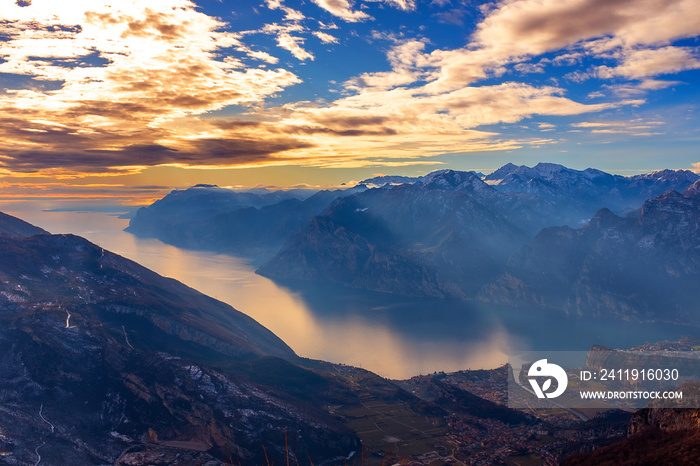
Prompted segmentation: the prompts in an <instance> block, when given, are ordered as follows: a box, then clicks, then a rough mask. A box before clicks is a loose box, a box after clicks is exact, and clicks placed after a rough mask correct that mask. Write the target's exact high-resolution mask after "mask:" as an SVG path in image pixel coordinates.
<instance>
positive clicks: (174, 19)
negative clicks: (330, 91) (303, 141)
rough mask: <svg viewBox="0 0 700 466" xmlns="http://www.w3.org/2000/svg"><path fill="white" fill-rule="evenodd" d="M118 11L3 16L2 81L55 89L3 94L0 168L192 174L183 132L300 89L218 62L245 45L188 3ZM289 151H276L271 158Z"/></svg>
mask: <svg viewBox="0 0 700 466" xmlns="http://www.w3.org/2000/svg"><path fill="white" fill-rule="evenodd" d="M110 5H111V3H107V2H105V3H102V4H101V3H99V2H91V3H90V9H89V11H84V10H81V9H80V8H79V6H80V5H76V4H66V5H64V4H56V3H55V2H51V1H48V0H34V1H33V2H32V4H31V5H29V6H26V7H23V8H20V7H19V6H8V7H7V8H5V7H3V10H2V12H0V24H1V30H0V34H2V35H3V36H4V37H5V38H6V39H5V40H4V41H2V42H0V56H2V57H3V60H2V62H0V73H6V74H7V75H15V76H28V77H30V79H31V80H32V81H34V82H36V83H42V82H50V83H56V84H55V85H53V86H49V87H44V88H42V86H40V85H37V86H33V87H31V88H26V87H25V88H16V89H15V88H12V87H10V88H8V89H6V90H5V92H4V93H3V94H0V110H1V112H2V116H3V118H4V119H5V123H6V124H5V125H3V126H2V127H0V166H1V167H5V169H6V170H7V169H11V170H18V171H22V172H28V171H32V170H41V169H43V168H46V169H54V168H55V169H58V168H59V167H68V168H67V169H68V170H70V169H71V168H70V167H73V168H74V169H75V170H82V169H86V170H90V169H91V167H94V169H95V170H98V168H97V167H99V166H102V167H122V166H133V165H146V164H158V163H169V162H172V161H176V160H178V159H180V158H181V156H183V155H185V158H186V160H187V161H188V163H194V164H196V163H198V159H197V156H196V153H195V152H192V155H191V156H190V155H187V154H190V152H188V151H187V148H188V147H189V146H191V145H192V144H193V143H192V142H191V141H190V138H192V135H191V134H190V133H189V130H188V129H187V127H186V126H184V125H181V124H180V123H179V122H181V121H183V119H186V118H190V117H194V116H197V115H201V114H204V113H207V112H211V111H214V110H219V109H222V108H224V107H227V106H230V105H247V104H255V103H260V102H262V101H263V100H265V99H266V98H267V97H269V96H271V95H274V94H276V93H278V92H280V91H281V90H283V89H284V88H286V87H288V86H291V85H293V84H295V83H298V82H300V80H299V78H298V77H297V76H295V75H294V74H293V73H291V72H289V71H287V70H284V69H276V70H268V69H262V68H253V67H248V68H245V69H240V62H238V61H237V60H229V59H226V58H224V57H221V56H220V55H219V51H220V50H222V49H225V48H228V47H234V48H235V47H240V46H241V42H240V40H239V38H237V37H236V36H235V35H233V34H231V33H228V32H225V31H222V28H223V23H221V22H220V21H218V20H216V19H214V18H211V17H209V16H207V15H205V14H203V13H200V12H198V11H197V10H196V7H195V5H194V4H193V3H191V2H189V1H187V0H160V1H153V2H148V4H143V3H140V2H120V3H118V4H115V5H114V6H110ZM259 57H260V58H266V57H265V56H264V55H260V56H259ZM267 61H268V62H273V61H274V60H271V59H269V58H268V60H267ZM6 82H11V81H6ZM32 121H37V122H38V121H41V122H48V123H49V124H39V123H32ZM168 125H170V126H168ZM246 141H247V140H244V141H236V140H235V139H234V141H233V142H239V143H241V144H244V143H245V144H247V142H246ZM262 146H264V144H263V145H262ZM282 146H283V144H276V143H274V141H273V144H271V146H270V147H268V148H267V149H264V150H263V152H266V151H267V152H269V153H272V152H274V151H276V150H278V149H279V148H280V147H282ZM162 148H168V149H162ZM207 157H209V156H208V155H206V154H204V155H202V158H203V159H204V162H206V163H208V160H207ZM214 159H216V157H214ZM113 170H116V171H118V170H119V169H118V168H114V169H108V170H107V171H113Z"/></svg>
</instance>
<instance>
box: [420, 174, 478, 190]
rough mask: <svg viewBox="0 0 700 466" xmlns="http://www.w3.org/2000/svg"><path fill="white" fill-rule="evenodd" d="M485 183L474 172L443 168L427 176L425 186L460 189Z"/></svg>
mask: <svg viewBox="0 0 700 466" xmlns="http://www.w3.org/2000/svg"><path fill="white" fill-rule="evenodd" d="M475 184H476V185H477V186H479V185H484V184H485V183H484V182H483V181H481V178H479V177H478V176H477V175H476V174H474V172H462V171H455V170H441V171H439V172H433V173H431V174H429V175H427V176H426V179H425V181H424V186H425V187H426V188H428V189H450V190H458V189H463V188H466V187H469V188H473V187H474V186H475Z"/></svg>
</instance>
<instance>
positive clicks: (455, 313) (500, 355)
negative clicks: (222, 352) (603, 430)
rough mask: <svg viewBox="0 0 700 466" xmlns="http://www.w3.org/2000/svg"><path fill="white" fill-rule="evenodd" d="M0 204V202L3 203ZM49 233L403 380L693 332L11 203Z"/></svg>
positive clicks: (698, 331) (311, 346)
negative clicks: (305, 275) (347, 284)
mask: <svg viewBox="0 0 700 466" xmlns="http://www.w3.org/2000/svg"><path fill="white" fill-rule="evenodd" d="M5 208H7V207H5ZM3 211H5V212H7V213H8V214H10V215H15V216H17V217H19V218H22V219H24V220H26V221H28V222H30V223H33V224H34V225H37V226H40V227H42V228H44V229H46V230H48V231H50V232H52V233H74V234H77V235H80V236H83V237H85V238H87V239H89V240H90V241H92V242H94V243H97V244H99V245H100V246H102V247H104V248H106V249H109V250H111V251H113V252H115V253H117V254H120V255H122V256H124V257H127V258H129V259H132V260H134V261H137V262H139V263H140V264H142V265H144V266H146V267H148V268H150V269H152V270H154V271H156V272H158V273H160V274H161V275H165V276H168V277H172V278H175V279H177V280H180V281H181V282H183V283H185V284H187V285H189V286H191V287H193V288H195V289H197V290H199V291H201V292H203V293H205V294H208V295H210V296H213V297H215V298H217V299H219V300H221V301H225V302H226V303H228V304H230V305H232V306H233V307H235V308H236V309H238V310H239V311H241V312H244V313H246V314H248V315H249V316H251V317H253V318H254V319H256V320H257V321H258V322H260V323H261V324H262V325H264V326H266V327H267V328H269V329H270V330H272V331H273V332H275V333H276V334H277V335H278V336H279V337H280V338H282V339H283V340H284V341H285V342H287V344H289V346H291V347H292V348H293V349H294V350H295V351H296V352H297V354H299V355H300V356H305V357H309V358H315V359H323V360H326V361H332V362H336V363H344V364H350V365H354V366H358V367H362V368H365V369H369V370H371V371H373V372H376V373H377V374H379V375H382V376H385V377H390V378H395V379H402V378H408V377H411V376H414V375H418V374H427V373H432V372H435V371H456V370H461V369H481V368H494V367H497V366H500V365H502V364H504V363H505V362H507V359H508V357H507V355H508V354H509V352H511V351H515V350H558V351H559V350H588V349H589V348H590V347H591V346H592V345H595V344H597V345H603V346H608V347H613V348H625V347H629V346H634V345H638V344H641V343H645V342H648V341H658V340H667V339H672V340H677V339H678V338H680V337H683V336H700V328H696V327H687V326H682V325H673V324H658V323H639V322H627V321H623V320H618V319H612V318H590V317H586V318H583V317H581V316H573V315H566V314H564V313H563V312H557V311H552V310H542V309H533V308H524V307H521V308H514V307H505V306H492V305H487V304H473V303H465V302H461V301H445V300H436V299H416V298H406V297H397V296H392V295H388V294H382V293H372V292H364V291H358V290H350V289H347V288H343V287H339V286H313V285H309V284H304V285H302V286H300V285H298V284H295V285H290V284H286V285H283V284H278V283H275V282H273V281H271V280H269V279H267V278H264V277H261V276H259V275H256V274H255V273H254V271H255V266H254V265H253V264H252V262H251V260H249V259H243V258H239V257H232V256H227V255H221V254H214V253H209V252H201V251H191V250H184V249H180V248H177V247H174V246H169V245H166V244H163V243H161V242H160V241H158V240H154V239H139V238H136V237H135V236H133V235H131V234H129V233H126V232H124V231H123V229H124V228H125V227H126V226H127V225H128V220H124V219H119V218H117V217H116V216H115V215H113V214H107V213H99V212H44V211H41V210H39V209H34V210H22V211H16V212H12V211H11V210H10V209H8V210H3Z"/></svg>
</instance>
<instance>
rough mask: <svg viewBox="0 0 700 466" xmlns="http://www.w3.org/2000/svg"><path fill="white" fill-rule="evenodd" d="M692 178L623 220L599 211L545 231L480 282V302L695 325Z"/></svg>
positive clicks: (697, 251)
mask: <svg viewBox="0 0 700 466" xmlns="http://www.w3.org/2000/svg"><path fill="white" fill-rule="evenodd" d="M699 278H700V182H697V181H696V182H695V183H694V184H693V185H691V186H690V187H689V188H688V189H686V190H685V191H684V192H683V193H679V192H677V191H668V192H666V193H665V194H663V195H661V196H658V197H656V198H653V199H649V200H647V201H646V202H645V203H644V205H643V206H642V208H641V209H640V210H638V211H635V212H634V213H632V214H630V215H629V216H627V217H618V216H617V215H615V214H613V213H612V212H611V211H609V210H607V209H602V210H600V211H599V212H598V213H597V214H596V215H595V216H594V217H593V219H591V221H590V222H589V223H588V224H587V225H585V226H583V227H581V228H578V229H572V228H569V227H555V228H547V229H544V230H543V231H542V232H540V233H539V234H538V235H537V236H536V237H535V238H534V239H533V240H532V241H531V242H530V243H528V244H527V245H525V246H523V247H522V248H521V249H520V250H519V251H518V252H517V253H515V254H514V255H513V256H512V257H511V258H510V259H509V260H508V263H507V265H506V268H505V272H504V273H503V274H502V275H501V276H500V277H499V278H498V279H497V280H495V281H494V282H493V283H492V284H490V285H488V286H486V287H485V288H484V289H483V290H482V291H481V294H480V296H481V297H482V298H483V299H486V300H493V301H507V302H522V301H527V302H534V303H538V304H542V305H546V306H552V307H560V308H564V309H566V310H568V311H570V312H578V313H591V312H592V313H603V312H610V311H612V312H615V313H618V314H621V315H626V316H634V317H637V318H644V319H646V318H663V319H682V320H684V321H693V322H697V321H698V320H700V318H699V317H698V314H697V302H698V298H700V295H699V291H698V287H697V283H698V279H699Z"/></svg>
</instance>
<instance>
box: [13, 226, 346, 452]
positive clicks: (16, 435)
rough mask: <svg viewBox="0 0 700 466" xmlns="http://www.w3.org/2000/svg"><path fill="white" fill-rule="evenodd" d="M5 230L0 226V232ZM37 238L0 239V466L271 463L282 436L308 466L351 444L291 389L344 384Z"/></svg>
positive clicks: (270, 341)
mask: <svg viewBox="0 0 700 466" xmlns="http://www.w3.org/2000/svg"><path fill="white" fill-rule="evenodd" d="M18 224H19V225H22V223H18V221H17V219H11V218H8V217H7V216H1V217H0V226H1V227H2V228H3V231H6V230H7V228H8V225H18ZM37 231H40V232H41V234H39V235H35V236H28V237H27V236H24V237H23V236H21V235H19V236H18V235H15V236H10V235H2V236H0V371H1V372H2V374H3V376H2V378H0V410H1V411H2V416H0V458H2V459H0V462H1V463H3V464H39V463H40V462H43V463H46V464H86V465H87V464H106V463H109V464H118V465H127V464H129V465H146V464H183V465H184V464H198V463H201V464H210V465H214V464H224V462H226V461H229V458H235V459H236V462H237V461H242V462H244V463H246V464H260V463H262V462H264V461H265V454H267V455H269V457H270V458H271V460H272V461H275V462H277V463H278V464H281V463H282V462H283V461H284V459H285V449H284V438H285V433H284V432H285V429H287V430H289V431H290V432H294V435H292V436H291V438H290V439H289V445H290V446H291V447H292V448H293V449H294V451H295V452H296V454H299V455H302V457H306V455H307V454H308V455H311V458H314V459H313V461H314V464H326V463H328V462H330V461H331V460H332V459H333V458H335V457H337V456H338V455H339V454H345V455H347V454H348V453H349V452H350V451H352V450H356V449H357V448H358V442H357V437H356V436H355V435H354V433H353V432H352V431H351V430H349V429H348V428H347V427H344V426H343V425H342V424H341V423H339V422H338V421H337V420H336V419H334V418H333V417H332V416H330V415H329V414H328V413H327V412H326V411H324V410H322V409H320V408H319V407H317V406H316V405H314V404H313V403H312V402H311V401H309V400H308V399H305V398H303V397H301V396H296V395H294V394H293V392H292V389H293V388H294V387H299V388H298V389H297V390H298V391H299V393H303V394H304V396H305V397H308V396H309V394H317V398H318V400H320V401H321V402H325V403H329V404H332V403H337V402H338V400H337V397H338V396H339V395H338V393H341V394H342V393H345V392H344V390H345V388H343V386H342V385H341V384H340V383H339V382H335V381H334V379H333V378H330V377H328V376H325V375H319V373H317V372H314V371H311V370H308V369H304V368H302V367H299V366H298V365H297V363H298V362H299V361H301V360H300V359H299V358H298V357H297V356H296V355H295V354H294V352H293V351H292V350H291V349H290V348H289V347H288V346H287V345H286V344H285V343H284V342H282V341H281V340H280V339H279V338H277V337H276V336H275V335H274V334H273V333H271V332H270V331H269V330H267V329H265V328H264V327H262V326H261V325H260V324H258V323H257V322H255V321H254V320H253V319H251V318H249V317H247V316H246V315H244V314H242V313H240V312H238V311H236V310H235V309H233V308H232V307H230V306H228V305H226V304H224V303H221V302H219V301H216V300H214V299H212V298H209V297H207V296H204V295H202V294H201V293H199V292H197V291H195V290H193V289H191V288H189V287H187V286H185V285H183V284H181V283H179V282H177V281H175V280H172V279H168V278H164V277H161V276H159V275H157V274H156V273H154V272H152V271H150V270H148V269H145V268H144V267H141V266H140V265H138V264H136V263H134V262H132V261H130V260H127V259H124V258H122V257H120V256H118V255H116V254H113V253H110V252H109V251H105V250H103V249H102V248H100V247H99V246H96V245H94V244H92V243H90V242H89V241H87V240H85V239H83V238H80V237H77V236H73V235H50V234H47V233H46V232H43V230H39V229H37ZM265 374H267V375H265ZM292 375H293V377H292ZM263 376H264V377H263ZM284 380H286V381H287V382H282V381H284ZM278 387H282V388H278ZM346 391H347V390H346ZM334 397H335V398H334ZM261 445H264V446H265V447H266V448H267V452H266V453H265V452H263V450H262V448H261Z"/></svg>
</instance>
